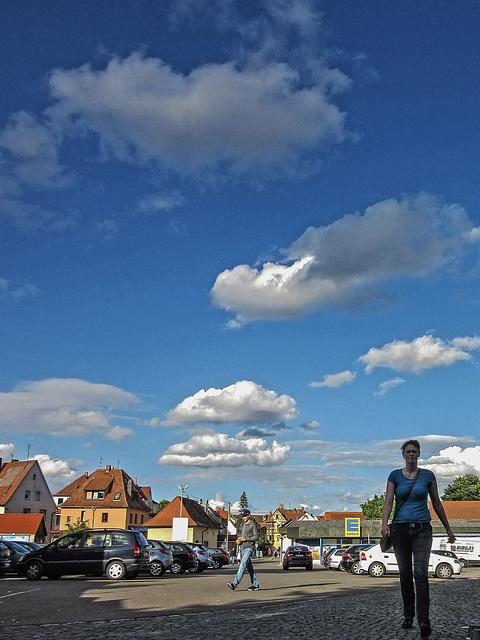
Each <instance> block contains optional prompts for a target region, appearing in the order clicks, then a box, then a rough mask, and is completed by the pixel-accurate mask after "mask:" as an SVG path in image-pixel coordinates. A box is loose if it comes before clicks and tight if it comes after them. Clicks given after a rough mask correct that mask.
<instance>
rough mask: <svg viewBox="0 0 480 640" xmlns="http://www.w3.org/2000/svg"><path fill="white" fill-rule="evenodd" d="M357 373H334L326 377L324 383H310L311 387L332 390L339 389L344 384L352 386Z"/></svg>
mask: <svg viewBox="0 0 480 640" xmlns="http://www.w3.org/2000/svg"><path fill="white" fill-rule="evenodd" d="M356 375H357V374H356V373H352V372H351V371H348V370H347V371H342V372H341V373H332V374H330V375H326V376H324V378H323V381H322V382H310V383H309V386H310V387H330V388H331V389H337V388H338V387H341V386H342V385H344V384H351V383H352V382H353V381H354V380H355V376H356Z"/></svg>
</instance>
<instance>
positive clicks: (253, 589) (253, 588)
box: [247, 584, 260, 591]
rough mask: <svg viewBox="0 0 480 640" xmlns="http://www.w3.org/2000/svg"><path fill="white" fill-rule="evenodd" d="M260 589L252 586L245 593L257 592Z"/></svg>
mask: <svg viewBox="0 0 480 640" xmlns="http://www.w3.org/2000/svg"><path fill="white" fill-rule="evenodd" d="M259 589H260V587H254V586H253V584H252V586H251V587H248V589H247V591H258V590H259Z"/></svg>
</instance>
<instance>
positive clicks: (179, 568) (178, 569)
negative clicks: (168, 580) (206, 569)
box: [170, 560, 185, 573]
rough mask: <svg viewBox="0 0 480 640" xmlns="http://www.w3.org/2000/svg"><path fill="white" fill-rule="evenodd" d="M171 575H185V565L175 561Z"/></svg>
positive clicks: (171, 568)
mask: <svg viewBox="0 0 480 640" xmlns="http://www.w3.org/2000/svg"><path fill="white" fill-rule="evenodd" d="M170 572H171V573H185V569H184V568H183V564H182V563H181V562H180V561H179V560H174V561H173V562H172V564H171V567H170Z"/></svg>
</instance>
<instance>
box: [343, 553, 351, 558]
mask: <svg viewBox="0 0 480 640" xmlns="http://www.w3.org/2000/svg"><path fill="white" fill-rule="evenodd" d="M342 555H343V557H344V558H350V556H351V554H350V553H344V554H342Z"/></svg>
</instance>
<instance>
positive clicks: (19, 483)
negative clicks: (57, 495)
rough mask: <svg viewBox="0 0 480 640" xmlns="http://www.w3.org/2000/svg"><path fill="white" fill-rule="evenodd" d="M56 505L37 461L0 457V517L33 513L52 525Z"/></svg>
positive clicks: (48, 525)
mask: <svg viewBox="0 0 480 640" xmlns="http://www.w3.org/2000/svg"><path fill="white" fill-rule="evenodd" d="M55 510H56V506H55V502H54V500H53V497H52V494H51V493H50V489H49V487H48V484H47V482H46V480H45V477H44V475H43V473H42V469H41V468H40V465H39V463H38V460H12V461H11V462H3V461H2V459H1V458H0V514H11V513H24V514H29V513H32V514H33V513H36V514H42V515H43V516H44V518H45V524H46V527H47V528H50V527H51V526H52V523H53V518H54V514H55Z"/></svg>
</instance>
